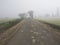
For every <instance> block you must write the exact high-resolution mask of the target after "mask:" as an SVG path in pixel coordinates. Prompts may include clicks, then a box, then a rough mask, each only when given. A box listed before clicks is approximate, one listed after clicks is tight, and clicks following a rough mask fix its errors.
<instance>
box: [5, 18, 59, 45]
mask: <svg viewBox="0 0 60 45" xmlns="http://www.w3.org/2000/svg"><path fill="white" fill-rule="evenodd" d="M6 45H60V43H58V42H57V41H56V40H54V38H53V35H52V32H51V31H48V30H47V29H45V28H43V26H42V25H41V24H40V22H39V21H36V20H34V19H30V18H28V19H25V21H24V25H22V27H21V28H20V30H18V32H17V33H16V34H15V35H14V36H13V37H12V38H11V39H10V40H9V42H8V43H7V44H6Z"/></svg>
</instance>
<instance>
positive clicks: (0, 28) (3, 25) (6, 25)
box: [0, 19, 22, 33]
mask: <svg viewBox="0 0 60 45" xmlns="http://www.w3.org/2000/svg"><path fill="white" fill-rule="evenodd" d="M21 20H22V19H15V20H13V21H7V22H3V23H0V33H1V32H4V31H5V30H7V29H9V28H10V27H12V26H14V25H16V24H17V23H18V22H20V21H21Z"/></svg>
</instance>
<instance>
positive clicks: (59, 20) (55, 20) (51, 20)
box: [39, 18, 60, 26]
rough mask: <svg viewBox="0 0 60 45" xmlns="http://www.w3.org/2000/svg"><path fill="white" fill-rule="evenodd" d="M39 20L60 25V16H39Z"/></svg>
mask: <svg viewBox="0 0 60 45" xmlns="http://www.w3.org/2000/svg"><path fill="white" fill-rule="evenodd" d="M39 20H42V21H45V22H47V23H51V24H55V25H59V26H60V18H39Z"/></svg>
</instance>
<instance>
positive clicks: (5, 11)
mask: <svg viewBox="0 0 60 45" xmlns="http://www.w3.org/2000/svg"><path fill="white" fill-rule="evenodd" d="M57 9H59V10H60V0H0V18H5V17H10V18H11V17H12V18H15V17H18V14H19V13H27V12H28V11H29V10H33V11H34V15H35V16H44V15H46V14H49V15H52V13H53V14H56V12H57Z"/></svg>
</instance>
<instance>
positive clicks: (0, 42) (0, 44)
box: [0, 20, 24, 45]
mask: <svg viewBox="0 0 60 45" xmlns="http://www.w3.org/2000/svg"><path fill="white" fill-rule="evenodd" d="M23 24H24V20H23V21H21V22H19V23H18V24H16V25H15V26H13V27H12V28H10V29H7V31H5V32H4V33H2V34H1V35H0V45H5V44H6V43H7V42H8V41H9V39H10V38H11V37H12V36H13V35H14V34H15V33H16V32H17V31H18V30H19V29H20V28H21V26H22V25H23Z"/></svg>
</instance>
